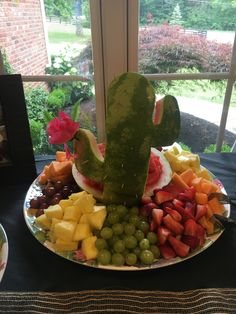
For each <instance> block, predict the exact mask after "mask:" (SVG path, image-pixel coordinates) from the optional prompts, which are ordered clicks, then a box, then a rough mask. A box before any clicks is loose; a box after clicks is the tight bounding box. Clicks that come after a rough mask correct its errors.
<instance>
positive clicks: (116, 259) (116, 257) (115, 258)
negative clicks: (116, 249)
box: [111, 253, 125, 266]
mask: <svg viewBox="0 0 236 314" xmlns="http://www.w3.org/2000/svg"><path fill="white" fill-rule="evenodd" d="M111 262H112V264H113V265H115V266H122V265H124V263H125V258H124V256H123V255H122V254H120V253H114V254H112V257H111Z"/></svg>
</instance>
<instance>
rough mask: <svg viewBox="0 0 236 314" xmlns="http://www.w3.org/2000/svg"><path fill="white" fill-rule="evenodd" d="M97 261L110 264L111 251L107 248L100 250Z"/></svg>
mask: <svg viewBox="0 0 236 314" xmlns="http://www.w3.org/2000/svg"><path fill="white" fill-rule="evenodd" d="M97 261H98V263H100V264H102V265H108V264H110V263H111V253H110V252H109V251H108V250H106V249H103V250H101V251H99V252H98V256H97Z"/></svg>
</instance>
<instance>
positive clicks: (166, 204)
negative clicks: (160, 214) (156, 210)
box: [161, 201, 175, 210]
mask: <svg viewBox="0 0 236 314" xmlns="http://www.w3.org/2000/svg"><path fill="white" fill-rule="evenodd" d="M161 207H162V208H163V209H164V210H165V208H166V207H169V208H173V209H174V208H175V206H174V204H173V203H172V202H171V201H168V202H164V203H162V204H161Z"/></svg>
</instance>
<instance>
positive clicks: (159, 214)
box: [152, 208, 163, 226]
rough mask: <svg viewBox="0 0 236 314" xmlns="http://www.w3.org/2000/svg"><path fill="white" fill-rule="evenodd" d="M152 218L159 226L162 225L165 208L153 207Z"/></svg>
mask: <svg viewBox="0 0 236 314" xmlns="http://www.w3.org/2000/svg"><path fill="white" fill-rule="evenodd" d="M152 218H153V220H154V222H155V223H156V225H157V226H160V224H161V223H162V218H163V210H162V209H160V208H153V210H152Z"/></svg>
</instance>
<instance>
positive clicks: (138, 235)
mask: <svg viewBox="0 0 236 314" xmlns="http://www.w3.org/2000/svg"><path fill="white" fill-rule="evenodd" d="M134 236H135V238H136V239H137V240H138V241H141V240H142V239H144V233H143V231H142V230H136V231H135V234H134Z"/></svg>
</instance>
